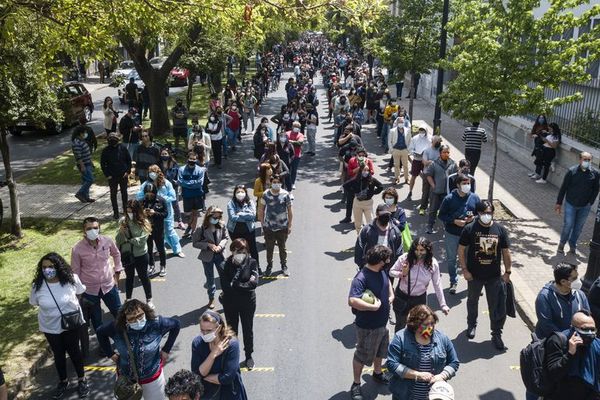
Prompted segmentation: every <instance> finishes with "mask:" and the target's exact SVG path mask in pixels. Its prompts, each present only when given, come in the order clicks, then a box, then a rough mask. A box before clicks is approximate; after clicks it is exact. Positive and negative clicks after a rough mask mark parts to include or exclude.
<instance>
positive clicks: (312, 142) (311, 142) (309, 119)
mask: <svg viewBox="0 0 600 400" xmlns="http://www.w3.org/2000/svg"><path fill="white" fill-rule="evenodd" d="M306 111H307V114H306V138H307V140H308V151H307V152H306V154H308V155H309V156H314V155H315V154H316V153H315V151H316V149H317V147H316V146H317V141H316V136H317V127H318V126H319V113H318V112H317V110H316V107H315V106H313V105H312V104H307V105H306Z"/></svg>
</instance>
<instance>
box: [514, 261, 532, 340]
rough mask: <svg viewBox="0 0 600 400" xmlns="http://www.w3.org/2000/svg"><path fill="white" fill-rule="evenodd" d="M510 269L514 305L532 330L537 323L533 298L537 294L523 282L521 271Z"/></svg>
mask: <svg viewBox="0 0 600 400" xmlns="http://www.w3.org/2000/svg"><path fill="white" fill-rule="evenodd" d="M512 271H513V273H512V279H511V281H512V283H513V287H514V289H515V307H516V309H517V312H518V313H519V316H520V317H521V319H522V320H523V322H524V323H525V325H527V327H528V328H529V330H530V331H531V332H533V331H534V330H535V325H536V323H537V315H536V313H535V299H536V297H537V295H536V293H534V292H533V291H532V290H531V288H529V286H528V285H527V284H526V283H525V281H524V280H523V278H522V277H521V272H520V271H519V270H518V269H517V268H513V269H512Z"/></svg>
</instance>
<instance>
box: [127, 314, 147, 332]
mask: <svg viewBox="0 0 600 400" xmlns="http://www.w3.org/2000/svg"><path fill="white" fill-rule="evenodd" d="M127 325H128V326H129V327H130V328H131V329H133V330H134V331H141V330H142V329H144V327H145V326H146V317H143V318H142V319H141V320H140V321H135V322H133V323H130V324H127Z"/></svg>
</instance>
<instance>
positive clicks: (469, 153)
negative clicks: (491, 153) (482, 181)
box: [465, 149, 481, 176]
mask: <svg viewBox="0 0 600 400" xmlns="http://www.w3.org/2000/svg"><path fill="white" fill-rule="evenodd" d="M465 158H466V159H467V160H469V162H470V163H471V170H470V172H471V175H473V176H475V170H476V169H477V165H479V159H480V158H481V150H475V149H465Z"/></svg>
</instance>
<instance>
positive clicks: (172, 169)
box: [158, 139, 210, 229]
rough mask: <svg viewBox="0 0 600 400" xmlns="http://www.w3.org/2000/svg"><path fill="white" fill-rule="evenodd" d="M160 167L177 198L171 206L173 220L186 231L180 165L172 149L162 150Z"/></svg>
mask: <svg viewBox="0 0 600 400" xmlns="http://www.w3.org/2000/svg"><path fill="white" fill-rule="evenodd" d="M209 141H210V139H209ZM158 166H159V167H160V170H161V171H162V173H163V176H164V177H165V178H166V179H167V180H168V181H169V182H170V183H171V186H173V191H174V192H175V197H176V198H175V200H173V201H172V202H171V206H172V207H173V219H174V221H175V222H177V228H178V229H185V225H184V224H183V219H182V218H181V208H180V207H179V182H178V178H179V164H177V161H176V160H175V158H174V157H173V156H172V154H171V149H170V148H168V147H163V148H162V149H160V163H159V164H158Z"/></svg>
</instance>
